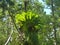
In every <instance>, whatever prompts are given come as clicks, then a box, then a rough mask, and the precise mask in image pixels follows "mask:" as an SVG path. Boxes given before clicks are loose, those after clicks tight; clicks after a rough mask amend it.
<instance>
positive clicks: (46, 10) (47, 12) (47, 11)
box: [39, 0, 51, 14]
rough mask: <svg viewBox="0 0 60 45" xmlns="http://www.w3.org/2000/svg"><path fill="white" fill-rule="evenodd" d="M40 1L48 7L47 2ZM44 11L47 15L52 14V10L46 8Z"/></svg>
mask: <svg viewBox="0 0 60 45" xmlns="http://www.w3.org/2000/svg"><path fill="white" fill-rule="evenodd" d="M39 1H40V2H41V3H42V4H43V5H44V6H45V7H46V4H45V2H43V1H42V0H39ZM44 11H45V12H46V14H50V13H51V10H50V9H47V8H45V9H44Z"/></svg>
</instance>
